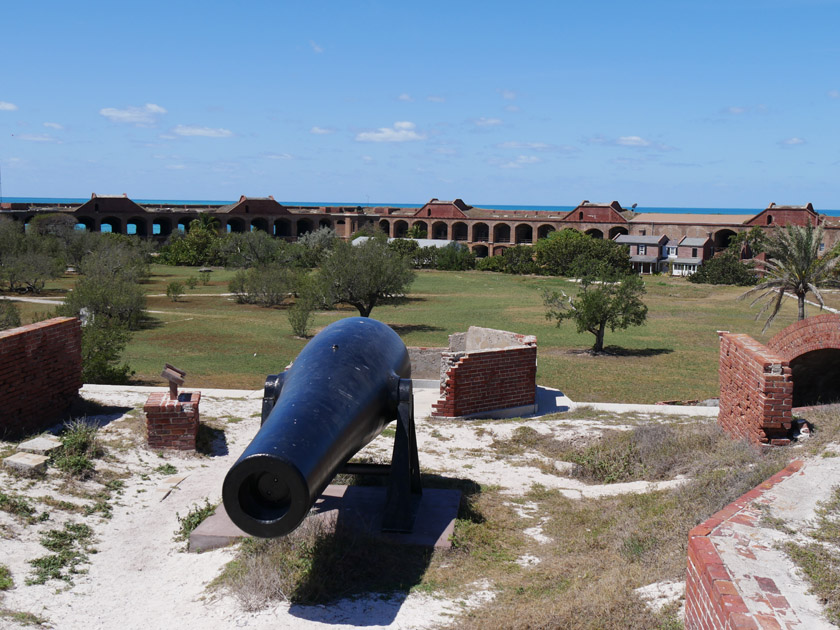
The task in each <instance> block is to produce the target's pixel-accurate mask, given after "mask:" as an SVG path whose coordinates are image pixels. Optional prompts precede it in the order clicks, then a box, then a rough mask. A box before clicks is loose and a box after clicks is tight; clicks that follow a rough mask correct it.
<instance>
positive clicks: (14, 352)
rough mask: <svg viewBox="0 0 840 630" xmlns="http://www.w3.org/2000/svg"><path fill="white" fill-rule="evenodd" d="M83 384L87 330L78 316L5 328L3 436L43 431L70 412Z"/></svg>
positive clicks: (0, 366)
mask: <svg viewBox="0 0 840 630" xmlns="http://www.w3.org/2000/svg"><path fill="white" fill-rule="evenodd" d="M81 386H82V329H81V325H80V323H79V320H78V319H77V318H75V317H56V318H53V319H49V320H47V321H43V322H38V323H36V324H29V325H28V326H21V327H20V328H12V329H10V330H4V331H0V435H2V436H3V437H7V438H16V437H20V436H23V435H25V434H27V433H35V432H38V431H41V430H43V429H45V428H47V427H49V426H50V425H52V424H53V423H55V422H57V421H58V420H59V419H61V417H62V416H63V415H64V414H65V413H66V412H67V411H68V409H69V407H70V403H71V402H73V400H74V399H75V398H76V396H78V394H79V388H80V387H81Z"/></svg>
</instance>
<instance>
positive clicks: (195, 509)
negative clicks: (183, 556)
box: [175, 498, 216, 541]
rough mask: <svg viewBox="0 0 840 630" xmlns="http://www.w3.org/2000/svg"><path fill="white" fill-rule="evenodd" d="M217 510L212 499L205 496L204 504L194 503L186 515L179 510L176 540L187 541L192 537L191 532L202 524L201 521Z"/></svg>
mask: <svg viewBox="0 0 840 630" xmlns="http://www.w3.org/2000/svg"><path fill="white" fill-rule="evenodd" d="M215 511H216V506H215V505H213V504H212V503H210V500H209V499H207V498H205V499H204V505H194V506H192V507H191V508H190V510H189V512H187V513H186V515H184V516H181V515H180V514H178V513H177V512H176V513H175V518H177V519H178V529H177V530H176V531H175V540H178V541H187V540H189V539H190V534H192V533H193V530H194V529H195V528H196V527H198V526H199V525H201V523H202V522H203V521H204V520H205V519H206V518H207V517H208V516H210V515H211V514H212V513H213V512H215Z"/></svg>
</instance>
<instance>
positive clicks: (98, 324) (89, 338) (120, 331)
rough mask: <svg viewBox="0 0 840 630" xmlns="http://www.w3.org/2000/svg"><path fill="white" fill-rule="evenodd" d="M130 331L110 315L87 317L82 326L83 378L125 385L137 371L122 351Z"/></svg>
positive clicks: (108, 383)
mask: <svg viewBox="0 0 840 630" xmlns="http://www.w3.org/2000/svg"><path fill="white" fill-rule="evenodd" d="M129 337H130V333H129V332H128V329H127V328H126V327H125V326H123V325H121V324H120V323H119V322H116V321H113V320H110V319H108V318H99V319H96V318H94V319H92V320H88V322H87V324H86V325H85V326H83V327H82V381H83V382H85V383H99V384H103V385H124V384H125V383H127V382H128V380H129V378H131V376H133V375H134V372H133V371H131V368H130V367H129V366H128V364H127V363H123V364H122V365H120V355H121V354H122V352H123V350H124V349H125V345H126V344H127V343H128V339H129Z"/></svg>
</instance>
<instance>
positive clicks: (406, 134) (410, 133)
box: [356, 122, 426, 142]
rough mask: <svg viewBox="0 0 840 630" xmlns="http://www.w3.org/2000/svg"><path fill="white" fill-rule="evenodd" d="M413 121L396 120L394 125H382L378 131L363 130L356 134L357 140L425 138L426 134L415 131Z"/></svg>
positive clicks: (375, 140) (380, 140)
mask: <svg viewBox="0 0 840 630" xmlns="http://www.w3.org/2000/svg"><path fill="white" fill-rule="evenodd" d="M415 127H416V125H415V124H414V123H413V122H395V123H394V126H393V127H380V128H379V129H377V130H376V131H363V132H362V133H359V134H357V135H356V141H357V142H410V141H412V140H425V139H426V136H425V135H423V134H419V133H417V132H416V131H414V128H415Z"/></svg>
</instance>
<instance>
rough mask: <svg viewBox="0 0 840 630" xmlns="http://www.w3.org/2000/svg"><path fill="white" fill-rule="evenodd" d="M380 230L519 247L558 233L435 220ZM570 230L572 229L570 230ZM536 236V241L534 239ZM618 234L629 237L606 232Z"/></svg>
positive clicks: (547, 228) (549, 228)
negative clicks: (430, 222) (509, 244)
mask: <svg viewBox="0 0 840 630" xmlns="http://www.w3.org/2000/svg"><path fill="white" fill-rule="evenodd" d="M379 229H380V230H382V231H383V232H385V233H386V234H388V236H390V237H391V238H405V237H406V236H408V235H409V233H413V234H414V235H417V234H418V233H420V234H423V233H425V234H426V238H432V239H438V240H447V241H468V242H471V243H514V244H516V245H521V244H529V243H534V242H535V241H536V240H538V239H541V238H546V237H548V235H549V234H551V233H552V232H554V231H555V230H556V228H555V226H553V225H549V224H542V225H537V226H536V230H535V229H534V226H533V225H531V224H529V223H518V224H510V223H494V224H493V225H492V226H491V225H489V224H487V223H482V222H478V223H473V224H471V225H469V224H467V223H464V222H463V221H455V222H454V223H447V222H445V221H435V222H433V223H432V224H431V225H430V224H429V223H427V222H426V221H411V222H409V221H408V220H406V219H397V220H389V219H381V220H380V221H379ZM567 229H571V228H567ZM585 233H586V234H588V235H589V236H592V237H593V238H604V237H605V235H604V232H602V231H601V230H599V229H597V228H592V229H590V230H587V231H586V232H585ZM535 234H536V238H534V236H535ZM619 234H627V228H625V227H623V226H614V227H613V228H611V229H610V230H609V232H608V233H607V237H608V238H610V239H613V238H615V237H616V236H618V235H619Z"/></svg>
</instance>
